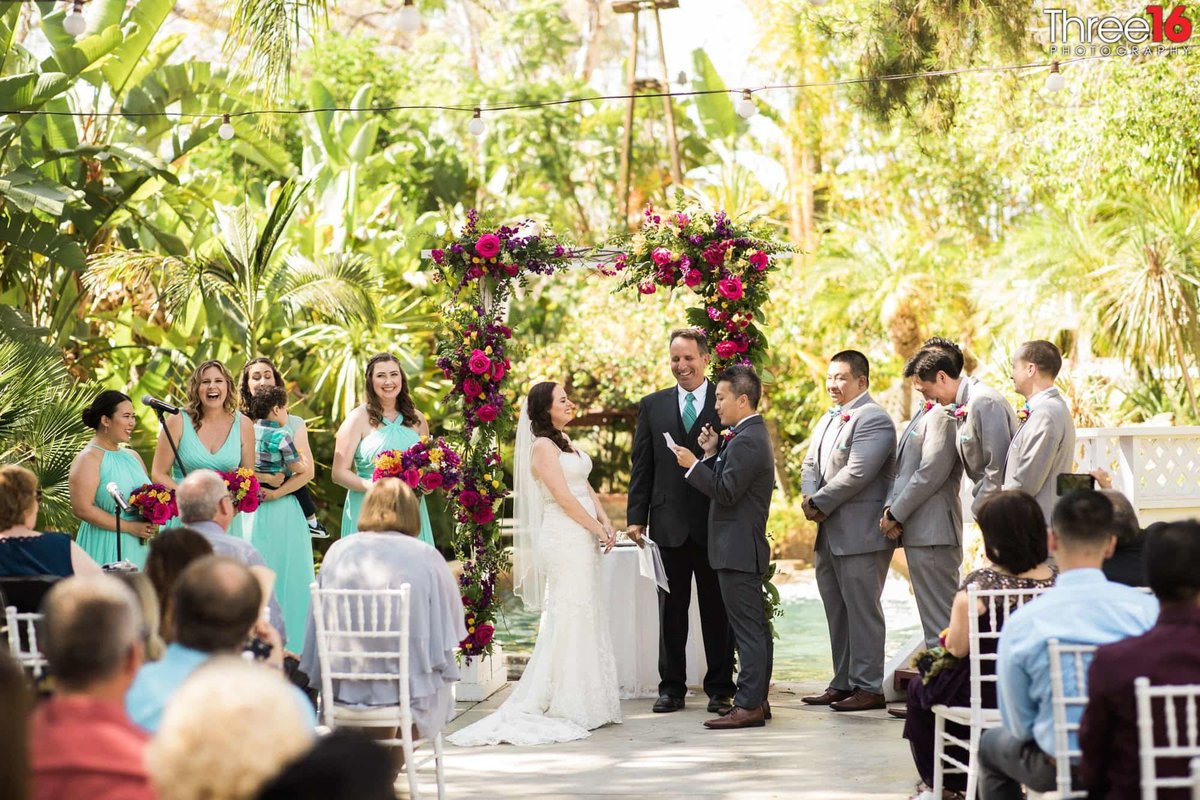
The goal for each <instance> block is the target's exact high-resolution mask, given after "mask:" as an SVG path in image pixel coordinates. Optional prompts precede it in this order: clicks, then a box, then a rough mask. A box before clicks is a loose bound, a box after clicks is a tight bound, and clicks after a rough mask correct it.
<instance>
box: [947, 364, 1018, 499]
mask: <svg viewBox="0 0 1200 800" xmlns="http://www.w3.org/2000/svg"><path fill="white" fill-rule="evenodd" d="M954 406H955V410H959V413H958V414H957V415H956V416H955V417H954V419H955V422H956V424H957V426H958V457H959V458H960V459H962V464H963V469H964V471H965V472H966V473H967V477H968V478H970V479H971V481H972V482H973V483H974V484H975V485H974V487H973V488H972V490H971V496H972V498H973V499H972V501H971V516H972V517H977V516H979V508H980V506H982V505H983V501H984V500H986V499H988V498H989V497H991V496H992V495H993V494H995V493H996V492H998V491H1000V488H1001V487H1002V486H1003V484H1004V460H1005V458H1006V457H1007V456H1008V446H1009V445H1010V444H1012V438H1013V434H1014V433H1016V432H1017V415H1016V412H1014V411H1013V407H1012V406H1011V405H1009V404H1008V401H1007V400H1005V399H1004V396H1003V395H1001V394H1000V393H999V392H997V391H996V390H995V389H993V388H992V387H990V386H988V385H987V384H985V383H983V382H981V381H979V380H976V379H975V378H971V377H964V378H963V379H962V381H961V382H960V383H959V384H958V394H957V395H956V396H955V399H954ZM949 413H951V414H954V411H951V412H949Z"/></svg>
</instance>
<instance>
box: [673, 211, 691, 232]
mask: <svg viewBox="0 0 1200 800" xmlns="http://www.w3.org/2000/svg"><path fill="white" fill-rule="evenodd" d="M671 219H673V220H674V221H675V224H676V225H678V226H679V227H681V228H686V227H687V224H688V223H689V222H691V218H690V217H688V215H687V214H684V213H683V212H682V211H680V212H679V213H677V214H675V215H674V216H673V217H671Z"/></svg>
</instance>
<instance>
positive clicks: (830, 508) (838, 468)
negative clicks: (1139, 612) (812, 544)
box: [801, 395, 896, 556]
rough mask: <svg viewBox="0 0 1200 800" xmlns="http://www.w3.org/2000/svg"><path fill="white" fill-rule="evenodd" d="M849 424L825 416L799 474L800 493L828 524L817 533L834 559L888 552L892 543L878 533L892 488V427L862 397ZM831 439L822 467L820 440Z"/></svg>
mask: <svg viewBox="0 0 1200 800" xmlns="http://www.w3.org/2000/svg"><path fill="white" fill-rule="evenodd" d="M849 413H850V419H849V420H848V421H845V422H843V421H842V419H841V417H840V416H837V415H830V414H826V415H824V416H823V417H821V421H820V422H818V423H817V427H816V430H815V431H813V435H812V439H811V440H810V441H809V445H808V455H807V456H805V457H804V464H803V466H802V468H801V491H802V492H803V493H804V494H806V495H808V496H810V497H811V498H812V501H813V503H814V504H815V505H816V507H817V508H818V509H819V510H820V511H821V512H822V513H824V514H827V515H828V516H829V518H828V519H827V520H825V521H824V522H822V523H821V524H820V526H819V527H818V528H817V536H818V538H819V537H822V536H824V537H828V543H829V549H830V551H831V552H832V553H833V554H834V555H838V556H849V555H859V554H862V553H874V552H877V551H879V550H890V549H892V548H894V547H895V546H896V543H895V542H893V541H892V540H890V539H888V538H887V537H886V536H884V535H883V534H882V533H880V532H879V519H880V517H882V516H883V506H884V504H885V503H886V502H887V499H888V493H889V490H890V488H891V476H892V472H893V464H894V462H895V457H896V426H895V424H894V423H893V422H892V419H891V417H889V416H888V415H887V412H886V411H884V410H883V408H882V407H881V406H880V405H879V404H878V403H876V402H875V401H874V400H872V399H871V397H870V395H867V396H866V397H865V398H864V399H863V400H862V401H861V402H860V403H859V404H858V405H856V406H855V407H854V408H852V409H850V410H849ZM826 435H829V436H833V437H835V438H834V444H833V450H832V451H831V453H830V456H829V463H827V464H822V463H821V440H822V438H823V437H824V436H826Z"/></svg>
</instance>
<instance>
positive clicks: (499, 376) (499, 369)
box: [492, 359, 508, 383]
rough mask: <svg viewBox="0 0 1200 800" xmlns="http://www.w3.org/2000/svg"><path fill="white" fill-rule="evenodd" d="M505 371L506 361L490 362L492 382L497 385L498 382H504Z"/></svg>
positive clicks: (506, 367)
mask: <svg viewBox="0 0 1200 800" xmlns="http://www.w3.org/2000/svg"><path fill="white" fill-rule="evenodd" d="M507 369H508V359H505V360H504V361H493V362H492V380H494V381H495V382H496V383H499V382H500V381H502V380H504V373H505V371H506V370H507Z"/></svg>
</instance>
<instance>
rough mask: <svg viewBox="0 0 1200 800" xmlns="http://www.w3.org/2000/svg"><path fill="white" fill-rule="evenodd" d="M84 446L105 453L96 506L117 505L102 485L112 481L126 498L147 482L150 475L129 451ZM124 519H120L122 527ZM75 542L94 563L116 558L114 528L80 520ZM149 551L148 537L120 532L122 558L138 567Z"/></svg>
mask: <svg viewBox="0 0 1200 800" xmlns="http://www.w3.org/2000/svg"><path fill="white" fill-rule="evenodd" d="M87 446H88V447H92V448H95V449H96V450H99V451H100V452H102V453H104V457H103V458H101V459H100V483H99V484H98V485H97V486H96V507H97V508H99V509H100V510H101V511H105V512H107V513H109V514H112V513H113V511H114V510H115V509H116V507H117V504H116V502H115V501H114V500H113V499H112V495H110V494H109V493H108V490H107V489H106V488H105V487H107V486H108V484H110V483H115V484H116V485H117V488H118V489H120V491H121V496H122V497H125V498H128V497H129V494H130V492H132V491H133V490H134V489H136V488H138V487H139V486H142V485H144V484H147V483H150V476H149V475H147V474H146V470H145V468H144V467H143V466H142V462H141V461H140V460H139V459H138V457H137V456H136V455H135V454H134V452H133V451H132V450H126V449H124V448H122V449H120V450H106V449H105V448H103V447H100V446H99V445H95V444H89V445H87ZM125 519H126V518H122V520H121V525H122V528H123V527H124V525H125ZM75 542H76V544H78V545H79V546H80V547H81V548H83V551H84V552H85V553H87V554H88V555H89V556H91V557H92V558H93V559H94V560H95V562H96V563H97V564H111V563H113V562H114V561H116V560H117V534H116V531H107V530H105V529H103V528H100V527H97V526H95V525H93V524H92V523H90V522H83V523H80V525H79V532H78V533H77V534H76V535H75ZM149 552H150V544H149V542H148V541H147V540H145V539H139V538H138V537H136V536H134V535H132V534H129V533H122V534H121V558H123V559H125V560H126V561H129V562H131V563H133V564H134V565H135V566H136V567H137V568H138V569H141V568H142V566H143V565H145V563H146V555H147V553H149Z"/></svg>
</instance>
